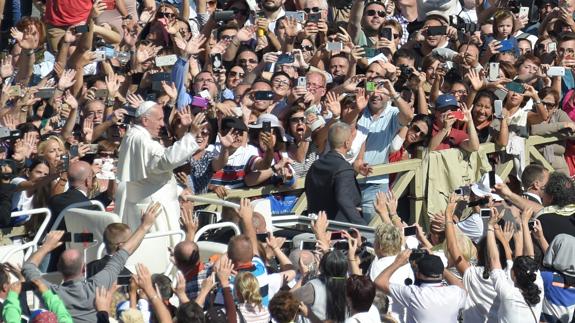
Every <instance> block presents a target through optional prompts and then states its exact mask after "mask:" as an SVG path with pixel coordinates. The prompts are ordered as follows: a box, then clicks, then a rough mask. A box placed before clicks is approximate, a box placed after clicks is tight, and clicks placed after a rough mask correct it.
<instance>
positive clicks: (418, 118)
mask: <svg viewBox="0 0 575 323" xmlns="http://www.w3.org/2000/svg"><path fill="white" fill-rule="evenodd" d="M420 121H421V122H425V124H426V125H427V135H425V137H423V140H422V141H420V142H417V143H414V144H411V145H410V146H409V147H407V148H409V149H413V148H416V147H417V146H427V143H428V142H429V139H430V138H431V132H432V130H433V117H432V116H430V115H428V114H417V115H415V117H413V119H411V122H410V124H409V126H410V127H411V125H413V124H414V123H416V122H420Z"/></svg>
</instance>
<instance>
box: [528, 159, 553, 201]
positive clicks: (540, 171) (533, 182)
mask: <svg viewBox="0 0 575 323" xmlns="http://www.w3.org/2000/svg"><path fill="white" fill-rule="evenodd" d="M548 180H549V171H548V170H547V169H546V168H545V167H543V166H542V165H540V164H530V165H528V166H527V167H525V170H523V173H522V174H521V184H522V185H523V190H524V191H523V197H524V198H526V199H528V200H530V201H532V202H535V203H537V204H541V205H543V201H542V200H541V198H542V197H543V190H544V189H545V185H547V181H548Z"/></svg>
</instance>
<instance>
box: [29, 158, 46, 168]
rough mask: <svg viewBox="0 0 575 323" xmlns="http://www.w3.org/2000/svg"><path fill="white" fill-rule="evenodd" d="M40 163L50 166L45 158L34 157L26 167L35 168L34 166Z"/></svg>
mask: <svg viewBox="0 0 575 323" xmlns="http://www.w3.org/2000/svg"><path fill="white" fill-rule="evenodd" d="M40 164H43V165H46V166H48V168H50V163H49V162H48V161H47V160H46V159H44V158H43V157H36V158H34V159H33V160H32V163H31V164H30V166H29V167H28V170H33V169H34V168H36V166H38V165H40Z"/></svg>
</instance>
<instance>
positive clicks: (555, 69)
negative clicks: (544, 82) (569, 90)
mask: <svg viewBox="0 0 575 323" xmlns="http://www.w3.org/2000/svg"><path fill="white" fill-rule="evenodd" d="M547 76H549V77H553V76H565V67H563V66H551V67H549V69H548V70H547Z"/></svg>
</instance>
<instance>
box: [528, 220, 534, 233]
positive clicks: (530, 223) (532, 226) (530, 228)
mask: <svg viewBox="0 0 575 323" xmlns="http://www.w3.org/2000/svg"><path fill="white" fill-rule="evenodd" d="M527 227H528V228H529V231H533V229H534V228H535V221H529V222H527Z"/></svg>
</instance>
